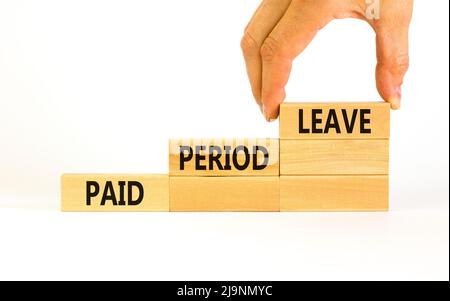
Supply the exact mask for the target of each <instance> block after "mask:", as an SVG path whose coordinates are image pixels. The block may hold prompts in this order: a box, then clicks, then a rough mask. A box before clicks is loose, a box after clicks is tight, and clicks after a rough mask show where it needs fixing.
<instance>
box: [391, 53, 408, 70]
mask: <svg viewBox="0 0 450 301" xmlns="http://www.w3.org/2000/svg"><path fill="white" fill-rule="evenodd" d="M393 69H394V70H395V71H396V72H398V73H400V74H403V73H406V71H408V69H409V56H408V55H407V54H402V55H399V56H397V57H396V58H395V60H394V66H393Z"/></svg>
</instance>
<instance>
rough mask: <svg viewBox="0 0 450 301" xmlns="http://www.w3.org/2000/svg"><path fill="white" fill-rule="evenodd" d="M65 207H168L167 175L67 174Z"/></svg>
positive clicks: (63, 184) (63, 196)
mask: <svg viewBox="0 0 450 301" xmlns="http://www.w3.org/2000/svg"><path fill="white" fill-rule="evenodd" d="M61 210H62V211H169V177H168V176H167V175H144V174H142V175H131V174H123V175H122V174H65V175H63V176H62V177H61Z"/></svg>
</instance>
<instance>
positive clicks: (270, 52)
mask: <svg viewBox="0 0 450 301" xmlns="http://www.w3.org/2000/svg"><path fill="white" fill-rule="evenodd" d="M281 53H282V47H281V44H280V43H279V42H278V41H277V40H275V39H274V38H273V37H270V36H269V37H268V38H267V39H266V40H265V41H264V43H263V44H262V46H261V50H260V55H261V58H262V59H263V60H265V61H270V60H272V59H273V58H274V57H275V56H278V55H280V54H281Z"/></svg>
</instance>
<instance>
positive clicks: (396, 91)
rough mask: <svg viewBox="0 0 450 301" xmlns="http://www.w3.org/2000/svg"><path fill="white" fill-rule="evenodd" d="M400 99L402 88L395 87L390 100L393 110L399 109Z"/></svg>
mask: <svg viewBox="0 0 450 301" xmlns="http://www.w3.org/2000/svg"><path fill="white" fill-rule="evenodd" d="M401 99H402V88H401V87H396V88H395V89H394V95H393V97H392V99H391V101H390V103H391V107H392V109H394V110H398V109H400V106H401Z"/></svg>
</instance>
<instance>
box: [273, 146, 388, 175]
mask: <svg viewBox="0 0 450 301" xmlns="http://www.w3.org/2000/svg"><path fill="white" fill-rule="evenodd" d="M280 174H281V175H356V174H360V175H368V174H374V175H375V174H378V175H387V174H389V140H387V139H372V140H370V139H369V140H331V139H326V140H304V139H301V140H280Z"/></svg>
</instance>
